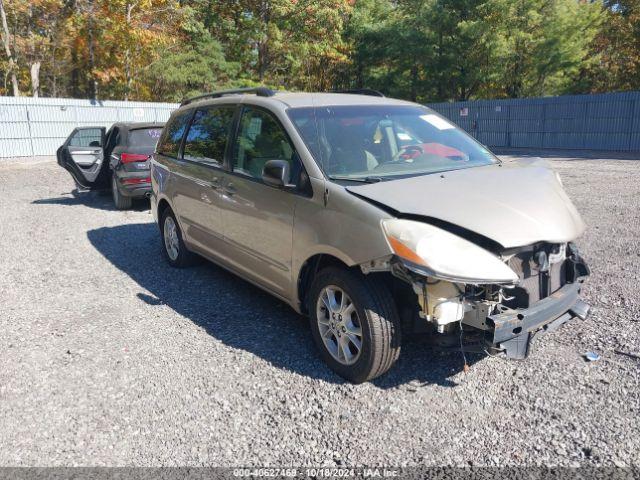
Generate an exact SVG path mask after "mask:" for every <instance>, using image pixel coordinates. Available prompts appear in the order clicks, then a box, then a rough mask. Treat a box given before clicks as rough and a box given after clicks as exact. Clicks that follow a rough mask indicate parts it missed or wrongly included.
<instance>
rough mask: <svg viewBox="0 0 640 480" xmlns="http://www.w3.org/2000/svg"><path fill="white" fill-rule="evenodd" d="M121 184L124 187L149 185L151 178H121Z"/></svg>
mask: <svg viewBox="0 0 640 480" xmlns="http://www.w3.org/2000/svg"><path fill="white" fill-rule="evenodd" d="M122 183H124V184H125V185H138V184H140V183H151V177H145V178H123V179H122Z"/></svg>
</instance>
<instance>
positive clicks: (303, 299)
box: [295, 253, 358, 315]
mask: <svg viewBox="0 0 640 480" xmlns="http://www.w3.org/2000/svg"><path fill="white" fill-rule="evenodd" d="M348 262H349V261H348V260H347V259H344V258H339V257H338V256H336V255H333V254H331V253H316V254H314V255H312V256H310V257H309V258H307V259H306V260H305V261H304V262H302V265H301V267H300V270H299V271H298V275H297V282H296V291H295V293H296V301H295V306H297V310H298V311H299V312H300V313H302V314H304V315H306V314H308V311H307V294H308V292H309V289H310V287H311V283H312V282H313V278H314V276H315V274H316V273H317V272H319V271H320V270H322V269H323V268H326V267H329V266H335V267H339V268H344V269H345V270H353V269H357V268H358V267H357V265H349V263H348Z"/></svg>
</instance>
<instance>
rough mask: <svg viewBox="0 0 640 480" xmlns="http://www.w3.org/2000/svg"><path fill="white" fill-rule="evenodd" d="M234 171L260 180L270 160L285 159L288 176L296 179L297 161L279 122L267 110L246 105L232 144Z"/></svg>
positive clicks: (298, 162)
mask: <svg viewBox="0 0 640 480" xmlns="http://www.w3.org/2000/svg"><path fill="white" fill-rule="evenodd" d="M232 158H233V171H234V172H236V173H240V174H242V175H247V176H249V177H252V178H256V179H262V169H263V168H264V166H265V164H266V163H267V162H268V161H269V160H286V161H287V162H289V164H290V166H291V173H292V175H291V178H292V179H294V178H296V172H299V170H300V168H299V165H300V161H299V160H298V157H297V155H296V153H295V150H294V149H293V146H292V145H291V142H290V141H289V138H288V137H287V134H286V133H285V131H284V128H283V127H282V126H281V125H280V123H279V122H278V121H277V120H276V119H275V118H274V117H273V116H272V115H271V114H269V113H267V112H265V111H264V110H260V109H257V108H251V107H245V109H244V111H243V112H242V117H241V119H240V128H239V132H238V136H237V137H236V141H235V144H234V146H233V156H232Z"/></svg>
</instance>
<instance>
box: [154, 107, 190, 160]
mask: <svg viewBox="0 0 640 480" xmlns="http://www.w3.org/2000/svg"><path fill="white" fill-rule="evenodd" d="M192 113H193V110H186V111H184V112H181V113H179V114H177V115H176V116H174V117H171V118H170V119H169V122H168V123H167V125H166V126H165V127H164V129H163V130H162V135H160V140H159V141H158V148H157V150H158V153H161V154H163V155H167V156H169V157H175V158H177V157H178V152H179V150H180V142H182V137H183V135H184V131H185V130H186V129H187V125H188V123H189V119H190V118H191V114H192Z"/></svg>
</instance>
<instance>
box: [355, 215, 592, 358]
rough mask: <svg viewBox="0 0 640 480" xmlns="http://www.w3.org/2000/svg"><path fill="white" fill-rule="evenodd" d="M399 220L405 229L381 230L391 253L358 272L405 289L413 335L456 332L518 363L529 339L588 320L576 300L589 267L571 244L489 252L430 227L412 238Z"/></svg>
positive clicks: (394, 226) (585, 308)
mask: <svg viewBox="0 0 640 480" xmlns="http://www.w3.org/2000/svg"><path fill="white" fill-rule="evenodd" d="M397 222H404V224H402V223H400V224H399V225H398V224H391V225H384V226H383V227H384V230H385V233H386V234H387V238H389V239H390V242H389V243H390V246H391V247H392V249H393V250H394V252H395V255H392V256H391V257H389V258H387V259H384V260H382V261H379V262H372V263H370V264H367V265H363V266H362V268H363V270H364V271H365V272H366V273H368V272H370V271H382V270H387V271H390V272H391V273H392V274H393V276H394V277H396V278H398V279H400V280H401V281H402V282H404V284H406V285H409V286H410V287H411V289H412V291H413V293H414V294H415V298H417V302H416V303H417V308H416V309H415V310H414V312H415V315H414V317H415V318H414V319H413V321H412V325H413V327H414V329H416V330H422V331H429V330H431V331H433V332H434V333H438V334H442V335H453V334H455V335H456V336H458V334H459V333H460V332H462V333H464V337H465V338H468V339H471V342H472V343H474V344H475V345H476V346H478V347H479V349H480V350H481V351H485V352H487V353H492V354H493V353H498V352H504V353H505V354H506V356H507V357H508V358H516V359H522V358H525V357H526V356H527V355H528V353H529V346H530V343H531V340H532V339H533V337H534V336H536V335H539V334H542V333H546V332H550V331H553V330H555V329H557V328H558V327H560V326H561V325H563V324H564V323H566V322H567V321H569V320H571V319H573V318H575V317H578V318H581V319H585V318H586V317H587V315H588V312H589V306H588V305H587V304H586V303H585V302H583V301H582V300H581V299H580V296H579V295H580V290H581V287H582V283H583V281H584V279H585V278H586V277H587V276H588V275H589V268H588V267H587V265H586V263H585V262H584V260H583V259H582V257H581V256H580V254H579V252H578V250H577V248H576V247H575V245H574V244H573V243H571V242H569V243H548V242H539V243H537V244H535V245H530V246H526V247H521V248H515V249H510V250H505V251H502V252H500V253H492V252H488V251H486V250H484V249H482V248H480V247H478V246H477V245H475V244H472V243H471V242H468V241H467V240H464V239H461V238H460V237H457V236H456V235H453V234H451V233H448V232H444V231H442V230H440V229H437V228H435V227H432V226H428V225H427V226H426V227H419V230H420V231H418V233H417V234H416V233H414V232H415V230H416V228H415V225H408V222H407V221H402V220H399V221H396V223H397ZM410 223H412V224H413V223H417V222H410ZM407 226H408V227H411V228H407ZM407 231H409V232H410V233H409V234H407ZM443 255H448V258H446V259H445V258H444V257H443ZM452 255H453V256H452ZM436 257H439V258H436ZM465 264H466V266H467V268H466V269H465ZM502 267H504V268H502ZM483 276H484V277H485V278H483ZM421 327H423V328H421ZM425 327H426V328H425Z"/></svg>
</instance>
